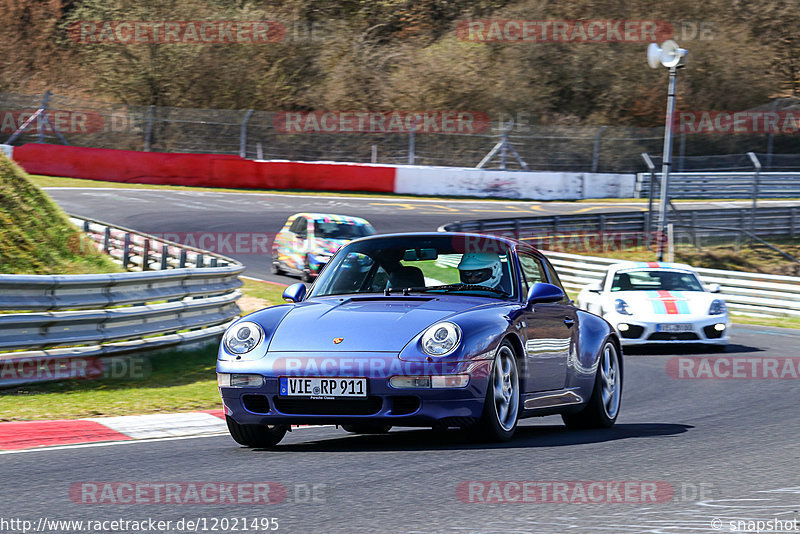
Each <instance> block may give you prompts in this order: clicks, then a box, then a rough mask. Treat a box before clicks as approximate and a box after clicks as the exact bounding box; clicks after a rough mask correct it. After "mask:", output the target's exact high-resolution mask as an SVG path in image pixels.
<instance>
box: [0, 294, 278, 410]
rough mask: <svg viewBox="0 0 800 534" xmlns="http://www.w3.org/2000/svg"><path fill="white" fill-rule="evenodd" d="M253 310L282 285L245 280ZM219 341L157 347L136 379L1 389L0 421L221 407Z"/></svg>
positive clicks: (275, 296) (275, 298)
mask: <svg viewBox="0 0 800 534" xmlns="http://www.w3.org/2000/svg"><path fill="white" fill-rule="evenodd" d="M243 282H244V286H243V288H242V290H243V292H244V294H245V297H246V298H248V299H253V306H252V309H250V310H245V311H255V310H256V309H261V308H263V307H266V306H272V305H275V304H281V303H282V302H283V299H282V298H281V294H282V293H283V287H282V286H280V285H276V284H269V283H265V282H259V281H256V280H248V279H245V280H243ZM216 354H217V349H216V346H210V347H207V348H204V349H200V350H192V351H174V350H173V351H169V352H161V353H157V354H155V355H153V356H151V357H150V358H148V359H147V361H148V362H149V364H146V365H144V367H145V368H150V367H152V372H149V371H148V372H145V373H142V375H143V376H140V377H137V378H136V379H130V378H118V379H102V380H64V381H61V382H49V383H42V384H31V385H25V386H17V387H14V388H8V389H3V390H0V421H27V420H33V419H74V418H81V417H101V416H111V415H131V414H146V413H167V412H188V411H196V410H210V409H218V408H220V407H221V404H220V400H219V394H218V393H217V380H216V373H215V371H214V369H215V365H216Z"/></svg>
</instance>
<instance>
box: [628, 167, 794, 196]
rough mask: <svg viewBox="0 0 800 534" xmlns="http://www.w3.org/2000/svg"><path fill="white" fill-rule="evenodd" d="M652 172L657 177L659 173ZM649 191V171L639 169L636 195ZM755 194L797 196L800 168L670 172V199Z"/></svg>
mask: <svg viewBox="0 0 800 534" xmlns="http://www.w3.org/2000/svg"><path fill="white" fill-rule="evenodd" d="M655 176H656V179H657V180H660V177H661V174H660V173H657V174H656V175H655ZM756 191H757V193H756ZM649 192H650V173H638V174H637V175H636V185H635V197H636V198H647V197H648V196H649ZM754 194H757V195H758V197H760V198H800V171H799V172H795V173H791V172H764V173H760V175H758V176H757V177H756V175H755V173H753V172H676V173H670V175H669V196H670V198H673V199H675V198H716V199H722V198H753V195H754ZM655 196H657V193H656V195H655Z"/></svg>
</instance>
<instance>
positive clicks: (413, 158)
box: [408, 118, 417, 165]
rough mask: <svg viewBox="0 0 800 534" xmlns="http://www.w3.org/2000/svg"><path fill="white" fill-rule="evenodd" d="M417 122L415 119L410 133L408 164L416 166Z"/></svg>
mask: <svg viewBox="0 0 800 534" xmlns="http://www.w3.org/2000/svg"><path fill="white" fill-rule="evenodd" d="M416 134H417V120H416V118H415V119H414V125H413V126H412V127H411V130H410V131H409V132H408V164H409V165H414V162H415V161H416V156H417V154H416V152H417V139H416Z"/></svg>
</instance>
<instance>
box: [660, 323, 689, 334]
mask: <svg viewBox="0 0 800 534" xmlns="http://www.w3.org/2000/svg"><path fill="white" fill-rule="evenodd" d="M691 331H692V325H690V324H685V323H667V324H660V325H658V326H656V332H691Z"/></svg>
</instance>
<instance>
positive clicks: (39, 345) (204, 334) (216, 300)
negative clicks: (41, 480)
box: [0, 217, 244, 387]
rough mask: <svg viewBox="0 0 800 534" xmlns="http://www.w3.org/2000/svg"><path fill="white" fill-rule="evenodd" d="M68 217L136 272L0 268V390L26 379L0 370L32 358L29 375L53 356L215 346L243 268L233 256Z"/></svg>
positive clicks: (234, 311) (232, 313)
mask: <svg viewBox="0 0 800 534" xmlns="http://www.w3.org/2000/svg"><path fill="white" fill-rule="evenodd" d="M71 220H72V221H73V223H77V224H78V225H79V226H81V227H83V228H84V229H85V230H88V231H89V232H90V234H89V235H90V237H92V238H93V239H94V240H95V241H97V242H98V246H99V247H101V248H106V249H107V250H108V251H109V252H111V253H112V255H114V256H115V257H117V258H118V261H119V262H120V263H123V261H124V262H125V263H126V264H127V265H135V266H136V267H137V268H138V269H139V270H140V272H123V273H108V274H87V275H70V276H66V275H10V274H0V310H5V311H8V312H10V313H2V314H0V387H4V386H12V385H16V384H20V383H26V382H27V381H29V380H28V378H30V377H26V376H18V375H17V374H15V375H13V376H11V377H10V378H9V376H6V375H5V374H4V373H5V370H7V369H12V370H13V369H15V368H16V367H20V368H21V367H22V365H23V364H25V363H26V362H27V364H28V367H30V362H34V364H33V365H34V371H33V372H34V373H35V369H36V367H35V366H36V365H38V364H36V363H35V362H46V361H52V360H53V358H57V359H58V360H59V361H70V360H76V359H83V360H84V361H85V359H86V358H96V357H99V356H110V355H119V354H125V353H131V352H140V351H149V350H153V349H156V348H164V347H171V346H178V345H181V346H186V345H187V344H192V345H194V344H198V343H211V342H216V341H218V339H219V337H220V336H221V334H222V333H223V332H224V330H225V328H226V326H227V325H228V324H229V323H230V322H231V320H233V319H235V318H236V317H237V316H238V315H239V313H240V310H239V307H238V306H237V305H236V300H237V299H238V298H239V297H240V296H241V293H240V292H239V291H238V288H239V287H240V286H241V285H242V283H241V281H240V280H239V278H238V275H239V274H241V273H242V272H243V271H244V266H243V265H241V264H240V263H238V262H236V261H235V260H232V259H230V258H227V257H225V256H222V255H218V254H214V253H211V252H207V251H202V250H199V249H194V248H191V247H186V246H183V245H179V244H177V243H172V242H169V241H164V240H161V239H156V238H154V237H152V236H147V235H144V234H139V233H136V232H133V231H131V230H128V229H125V228H120V227H115V226H111V225H106V224H103V223H100V222H98V221H92V220H87V219H80V218H76V217H72V218H71ZM151 247H152V248H151ZM148 249H151V250H153V251H158V252H152V254H151V253H150V252H148ZM203 258H205V259H206V260H208V264H209V266H204V265H205V264H204V259H203ZM162 267H163V269H162ZM142 268H144V269H150V270H145V271H142ZM152 269H157V270H152ZM20 350H22V351H24V352H14V351H20ZM42 365H44V364H42ZM69 377H70V378H76V376H69ZM36 378H37V380H38V379H42V377H39V376H37V377H36ZM45 378H46V377H45Z"/></svg>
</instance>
